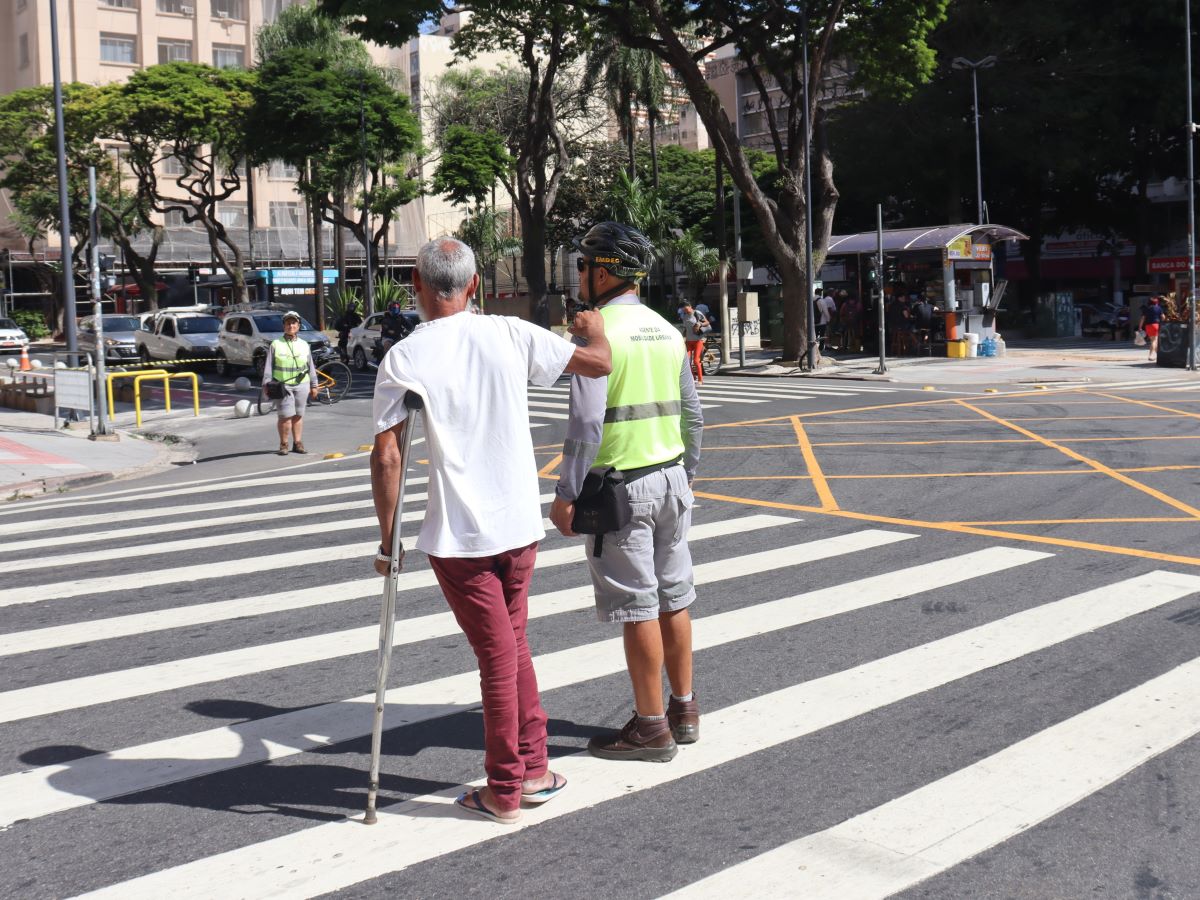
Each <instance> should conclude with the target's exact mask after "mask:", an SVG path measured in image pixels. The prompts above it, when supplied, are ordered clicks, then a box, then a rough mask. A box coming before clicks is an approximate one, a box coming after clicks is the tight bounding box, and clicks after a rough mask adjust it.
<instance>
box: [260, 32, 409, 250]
mask: <svg viewBox="0 0 1200 900" xmlns="http://www.w3.org/2000/svg"><path fill="white" fill-rule="evenodd" d="M253 94H254V100H255V104H254V117H255V121H256V123H257V127H256V128H255V131H254V134H253V135H252V138H251V141H250V149H251V155H252V157H253V158H255V159H258V160H263V161H265V160H269V159H280V160H283V161H284V162H287V163H290V164H292V165H294V166H296V167H297V169H298V170H301V174H300V178H299V181H298V183H297V186H298V188H299V190H300V192H301V193H302V194H304V195H305V196H306V197H308V198H310V199H311V200H312V201H313V205H314V208H315V209H317V210H319V211H320V214H321V217H322V218H323V220H324V221H326V222H329V223H331V224H333V225H335V226H337V227H339V228H345V229H347V230H348V231H349V232H350V233H351V234H352V235H353V236H354V237H355V239H356V240H358V241H359V243H361V244H362V245H363V246H364V247H366V246H368V245H369V246H370V247H371V250H372V254H373V255H376V256H377V254H378V248H379V245H380V244H381V243H382V242H383V240H384V238H385V237H386V235H387V233H388V230H389V229H390V228H391V224H392V221H393V220H394V218H395V216H396V213H397V211H398V210H399V209H400V207H401V206H403V205H404V204H405V203H408V202H410V201H411V200H413V199H414V198H415V197H417V196H418V195H419V193H420V182H419V181H418V180H417V179H415V178H414V177H412V172H411V168H410V167H411V164H412V161H413V159H414V158H415V156H416V154H417V153H418V151H419V149H420V128H419V126H418V125H417V121H416V118H415V117H414V116H413V114H412V112H411V110H410V107H409V103H408V98H407V97H405V96H404V95H403V94H401V93H399V92H398V91H397V90H396V89H395V88H394V87H392V86H391V84H389V83H388V81H387V80H386V79H385V78H384V77H383V76H382V75H381V74H380V72H379V71H378V70H376V69H374V68H371V67H367V68H359V69H357V70H348V69H345V68H343V67H342V66H341V65H340V64H339V63H338V61H337V60H331V59H329V58H327V57H325V56H322V55H321V54H320V53H318V52H316V51H313V50H308V49H304V48H293V49H288V50H283V51H280V52H279V53H277V54H275V55H274V56H272V57H271V58H270V59H269V60H267V61H266V62H264V63H263V64H262V66H260V67H259V70H258V81H257V84H256V85H255V87H254V91H253ZM364 165H365V166H366V171H367V184H366V186H365V189H364V188H363V184H362V167H363V166H364ZM346 197H356V198H357V202H355V203H354V204H353V207H354V210H353V214H351V213H350V212H348V211H347V210H346V208H345V206H344V204H343V202H342V201H343V198H346Z"/></svg>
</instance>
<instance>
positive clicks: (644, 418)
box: [595, 303, 687, 471]
mask: <svg viewBox="0 0 1200 900" xmlns="http://www.w3.org/2000/svg"><path fill="white" fill-rule="evenodd" d="M600 315H602V316H603V317H604V331H605V334H606V336H607V337H608V343H609V346H611V347H612V358H613V369H612V373H611V374H610V375H609V376H608V400H607V403H606V409H605V410H604V434H603V437H602V438H601V440H600V452H599V453H598V454H597V456H596V462H595V464H596V465H597V466H605V467H608V466H613V467H615V468H617V469H620V470H621V471H627V470H629V469H640V468H642V467H643V466H653V465H656V464H658V463H662V462H666V461H667V460H670V459H674V458H675V457H677V456H680V455H682V454H683V451H684V445H683V435H682V433H681V431H680V413H681V410H682V401H681V398H680V394H679V373H680V371H681V370H682V368H683V360H684V356H685V354H686V352H687V350H686V348H685V347H684V343H683V337H682V336H681V335H680V334H679V332H678V331H677V330H676V329H675V328H673V327H672V326H671V324H670V323H669V322H667V320H666V319H664V318H663V317H662V316H660V315H659V314H658V313H656V312H655V311H654V310H652V309H650V308H648V307H646V306H643V305H642V304H641V303H636V304H616V305H613V304H609V305H606V306H603V307H601V308H600Z"/></svg>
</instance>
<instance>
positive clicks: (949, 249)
mask: <svg viewBox="0 0 1200 900" xmlns="http://www.w3.org/2000/svg"><path fill="white" fill-rule="evenodd" d="M971 258H972V257H971V236H970V235H969V234H964V235H963V236H962V237H960V238H955V239H954V240H953V241H951V242H950V243H949V244H947V245H946V259H971Z"/></svg>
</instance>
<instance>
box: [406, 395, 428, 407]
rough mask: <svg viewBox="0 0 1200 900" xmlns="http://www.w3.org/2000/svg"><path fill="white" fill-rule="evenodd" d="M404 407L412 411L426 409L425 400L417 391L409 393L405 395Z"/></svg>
mask: <svg viewBox="0 0 1200 900" xmlns="http://www.w3.org/2000/svg"><path fill="white" fill-rule="evenodd" d="M404 406H405V407H406V408H407V409H412V410H418V409H424V408H425V400H424V398H423V397H422V396H421V395H420V394H418V393H417V392H416V391H409V392H408V393H407V394H405V395H404Z"/></svg>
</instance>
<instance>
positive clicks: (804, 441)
mask: <svg viewBox="0 0 1200 900" xmlns="http://www.w3.org/2000/svg"><path fill="white" fill-rule="evenodd" d="M792 428H793V429H794V430H795V432H796V443H797V444H799V445H800V452H801V453H802V454H803V455H804V464H805V465H806V466H807V467H808V474H809V475H811V476H812V483H813V487H814V488H816V491H817V497H818V498H820V500H821V508H822V509H837V508H838V504H837V500H835V499H834V498H833V492H832V491H831V490H829V483H828V482H827V481H826V480H825V473H824V472H822V471H821V464H820V463H819V462H817V454H816V453H814V452H813V448H812V442H811V441H809V439H808V435H807V434H805V433H804V426H803V425H801V424H800V417H799V416H792Z"/></svg>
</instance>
